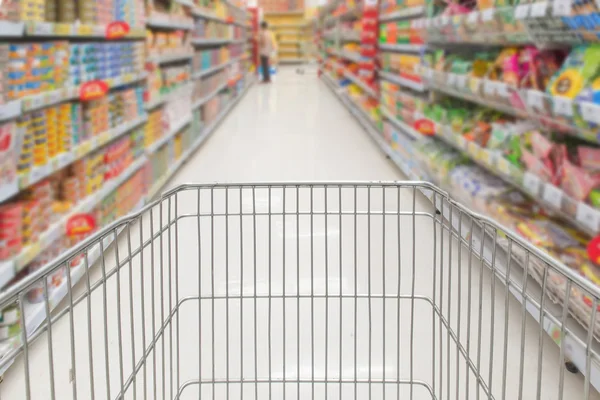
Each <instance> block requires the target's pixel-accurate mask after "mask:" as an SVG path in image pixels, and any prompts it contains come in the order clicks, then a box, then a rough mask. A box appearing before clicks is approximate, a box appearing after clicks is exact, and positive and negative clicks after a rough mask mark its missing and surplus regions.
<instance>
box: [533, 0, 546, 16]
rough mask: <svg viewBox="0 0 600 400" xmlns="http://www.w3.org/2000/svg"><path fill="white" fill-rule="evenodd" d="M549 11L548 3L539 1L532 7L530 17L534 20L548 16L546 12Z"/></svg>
mask: <svg viewBox="0 0 600 400" xmlns="http://www.w3.org/2000/svg"><path fill="white" fill-rule="evenodd" d="M547 10H548V2H546V1H538V2H536V3H533V4H532V5H531V13H530V15H531V16H532V17H534V18H540V17H545V16H546V11H547Z"/></svg>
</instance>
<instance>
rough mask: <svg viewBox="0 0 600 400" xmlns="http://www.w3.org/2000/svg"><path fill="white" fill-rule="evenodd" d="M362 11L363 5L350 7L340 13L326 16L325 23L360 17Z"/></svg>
mask: <svg viewBox="0 0 600 400" xmlns="http://www.w3.org/2000/svg"><path fill="white" fill-rule="evenodd" d="M361 13H362V6H356V7H353V8H350V9H348V10H346V11H344V12H342V13H340V14H338V15H333V16H330V17H328V18H326V19H325V21H324V24H325V25H328V24H330V23H331V22H337V21H345V20H348V19H354V18H358V16H360V15H361Z"/></svg>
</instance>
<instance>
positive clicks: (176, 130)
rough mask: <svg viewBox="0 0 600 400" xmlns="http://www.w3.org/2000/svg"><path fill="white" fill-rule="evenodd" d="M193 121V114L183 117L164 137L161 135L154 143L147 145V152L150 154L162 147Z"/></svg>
mask: <svg viewBox="0 0 600 400" xmlns="http://www.w3.org/2000/svg"><path fill="white" fill-rule="evenodd" d="M191 122H192V116H191V115H189V116H188V117H186V118H184V119H182V120H181V121H179V122H178V123H176V124H175V126H173V127H172V128H170V129H169V132H167V133H166V134H164V135H163V136H162V137H160V138H159V139H158V140H156V141H155V142H154V143H152V144H150V145H149V146H148V147H146V154H148V155H150V154H152V153H154V152H155V151H156V150H158V149H160V148H161V147H162V146H163V145H164V144H165V143H167V142H169V141H170V140H171V139H173V138H174V137H175V135H177V133H179V132H180V131H181V130H182V129H183V128H185V127H186V126H188V125H189V124H190V123H191Z"/></svg>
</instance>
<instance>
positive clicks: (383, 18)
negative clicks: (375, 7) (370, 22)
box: [379, 6, 425, 22]
mask: <svg viewBox="0 0 600 400" xmlns="http://www.w3.org/2000/svg"><path fill="white" fill-rule="evenodd" d="M423 14H425V6H416V7H410V8H404V9H402V10H398V11H394V12H391V13H387V14H383V13H382V12H381V11H380V14H379V22H388V21H395V20H399V19H408V18H415V17H419V16H421V15H423Z"/></svg>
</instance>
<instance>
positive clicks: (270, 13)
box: [263, 10, 304, 17]
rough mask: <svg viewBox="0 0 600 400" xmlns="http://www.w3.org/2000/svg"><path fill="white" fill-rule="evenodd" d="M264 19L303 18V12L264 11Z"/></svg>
mask: <svg viewBox="0 0 600 400" xmlns="http://www.w3.org/2000/svg"><path fill="white" fill-rule="evenodd" d="M263 15H264V16H265V17H276V16H298V17H302V16H304V10H291V11H265V12H264V14H263Z"/></svg>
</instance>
